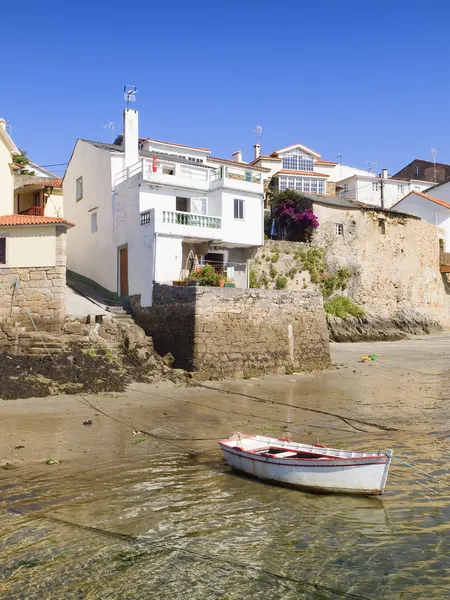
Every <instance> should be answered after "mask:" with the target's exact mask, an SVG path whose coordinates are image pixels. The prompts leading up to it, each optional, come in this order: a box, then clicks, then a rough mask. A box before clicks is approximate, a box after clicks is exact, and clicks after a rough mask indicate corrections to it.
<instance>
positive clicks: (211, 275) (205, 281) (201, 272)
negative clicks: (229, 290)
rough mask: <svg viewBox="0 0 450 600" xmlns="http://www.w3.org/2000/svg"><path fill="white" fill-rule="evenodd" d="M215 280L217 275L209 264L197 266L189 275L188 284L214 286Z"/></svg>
mask: <svg viewBox="0 0 450 600" xmlns="http://www.w3.org/2000/svg"><path fill="white" fill-rule="evenodd" d="M191 282H192V283H191ZM194 282H197V283H194ZM217 282H218V275H217V273H216V271H215V270H214V267H212V266H211V265H204V266H203V267H197V268H196V269H195V271H193V272H192V273H191V274H190V276H189V285H204V286H216V285H217Z"/></svg>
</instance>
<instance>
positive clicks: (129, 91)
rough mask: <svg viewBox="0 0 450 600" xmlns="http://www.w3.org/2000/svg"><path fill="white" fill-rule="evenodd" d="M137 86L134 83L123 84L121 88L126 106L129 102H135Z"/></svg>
mask: <svg viewBox="0 0 450 600" xmlns="http://www.w3.org/2000/svg"><path fill="white" fill-rule="evenodd" d="M136 94H137V87H136V86H135V85H125V86H124V88H123V96H124V98H125V100H126V101H127V108H128V106H129V104H130V102H136Z"/></svg>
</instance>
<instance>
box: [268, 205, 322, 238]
mask: <svg viewBox="0 0 450 600" xmlns="http://www.w3.org/2000/svg"><path fill="white" fill-rule="evenodd" d="M275 216H276V218H277V219H278V220H279V221H280V224H281V226H282V227H285V228H286V229H289V230H296V231H299V232H300V231H306V230H308V229H311V228H313V229H316V228H317V227H319V219H318V218H317V216H316V215H315V214H314V213H313V211H312V209H311V208H306V209H304V210H299V209H298V208H297V206H296V203H295V201H294V200H285V201H284V202H282V203H281V204H280V205H279V206H278V207H277V209H276V212H275Z"/></svg>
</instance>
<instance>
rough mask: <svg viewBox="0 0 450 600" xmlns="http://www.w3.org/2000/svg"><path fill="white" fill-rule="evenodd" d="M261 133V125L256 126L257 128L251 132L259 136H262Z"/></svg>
mask: <svg viewBox="0 0 450 600" xmlns="http://www.w3.org/2000/svg"><path fill="white" fill-rule="evenodd" d="M262 132H263V128H262V125H257V126H256V127H255V129H254V130H253V133H256V135H261V134H262Z"/></svg>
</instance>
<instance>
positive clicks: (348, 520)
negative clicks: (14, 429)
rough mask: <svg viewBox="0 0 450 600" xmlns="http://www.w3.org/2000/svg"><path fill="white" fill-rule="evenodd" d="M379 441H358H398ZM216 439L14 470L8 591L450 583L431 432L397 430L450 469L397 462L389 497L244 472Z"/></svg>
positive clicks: (222, 591) (21, 594)
mask: <svg viewBox="0 0 450 600" xmlns="http://www.w3.org/2000/svg"><path fill="white" fill-rule="evenodd" d="M328 441H330V440H328ZM335 441H337V440H335ZM372 442H374V443H372ZM372 442H370V443H368V438H367V436H365V437H360V438H359V439H358V438H354V439H352V444H351V445H352V447H353V448H355V449H365V448H368V447H369V446H370V449H371V448H372V447H375V448H378V446H379V445H381V446H382V447H384V446H386V444H383V443H382V440H381V439H380V437H379V436H378V438H377V439H376V441H375V440H372ZM330 445H331V443H330ZM347 445H348V444H347ZM213 446H214V444H213V443H210V444H209V446H208V449H207V450H206V451H204V452H200V453H199V454H198V455H197V456H187V455H185V454H183V453H181V452H178V451H173V450H169V451H168V452H167V449H165V450H166V452H164V454H161V452H156V449H154V452H153V453H152V451H151V450H152V447H151V445H149V447H148V449H149V452H148V456H145V457H140V458H137V459H133V460H128V461H127V460H122V461H120V462H117V461H115V462H114V463H113V462H111V464H109V465H108V464H107V465H98V467H97V468H96V469H94V470H93V469H89V470H88V471H86V472H79V473H75V474H74V473H73V472H72V471H69V470H68V469H67V470H66V469H65V468H64V466H63V465H61V466H60V467H59V468H58V470H53V471H50V470H49V469H47V470H46V471H45V472H42V474H38V475H29V476H26V475H21V476H20V478H19V477H17V478H15V477H14V478H11V477H8V478H7V479H6V478H5V479H4V480H3V482H0V494H1V496H0V513H1V523H2V524H1V530H0V535H1V537H0V597H1V598H2V599H27V600H28V599H29V600H31V599H33V600H34V599H46V600H51V599H61V598H63V599H68V600H69V599H75V598H77V599H95V600H106V599H112V598H120V599H129V600H132V599H133V600H134V599H136V600H137V599H147V598H152V599H155V600H156V599H165V598H170V599H181V598H183V599H184V598H188V599H192V600H194V599H201V600H204V599H209V598H224V599H227V600H234V599H236V600H242V599H243V598H246V599H250V598H260V597H261V598H265V599H266V598H276V599H283V600H288V599H294V598H295V599H299V598H301V599H319V598H320V599H325V598H327V599H328V598H340V597H345V596H342V595H340V594H339V593H338V592H339V591H340V592H345V593H346V594H349V597H354V598H357V597H363V598H371V599H381V598H382V599H383V600H388V599H400V598H405V599H408V600H415V599H417V600H419V599H420V600H424V599H426V598H433V599H444V598H448V597H449V590H450V561H449V558H450V553H449V551H450V535H449V533H450V532H449V522H450V503H449V487H448V479H447V478H446V467H447V463H446V461H447V457H446V456H443V455H442V452H438V451H437V450H436V444H435V443H434V441H433V440H432V439H430V438H427V439H426V440H424V443H423V444H422V445H421V446H420V447H419V448H417V447H416V445H415V444H414V443H413V440H409V439H407V438H405V439H398V440H397V444H396V452H397V453H400V454H401V455H402V456H403V458H405V459H409V460H414V461H415V462H416V464H417V465H418V466H420V467H421V468H422V469H424V470H426V471H428V472H430V473H432V474H434V475H436V476H441V477H442V478H443V483H442V484H439V483H438V482H437V481H435V480H429V479H426V478H425V477H423V476H421V475H420V474H418V473H416V472H413V471H412V470H411V469H409V468H407V467H406V466H403V465H399V464H393V466H392V467H391V471H390V474H389V478H388V484H387V488H386V494H385V495H384V496H382V497H381V498H380V497H378V498H375V497H374V498H364V497H350V496H338V495H313V494H305V493H302V492H299V491H295V490H290V489H284V488H279V487H275V486H272V485H267V484H264V483H261V482H258V481H257V480H252V479H249V478H246V477H244V476H239V475H236V474H234V473H232V472H231V471H230V470H229V469H228V467H227V466H226V465H225V464H224V462H223V461H222V457H221V455H220V452H219V449H218V448H217V449H216V448H215V447H213ZM424 486H426V487H424ZM427 488H429V489H427ZM55 519H56V520H55ZM64 521H68V522H70V523H74V524H77V525H81V526H83V527H76V526H74V525H70V524H68V523H65V522H64ZM89 527H96V528H98V529H101V530H103V531H105V532H115V533H117V534H124V536H130V537H129V538H127V537H124V538H120V537H114V536H108V535H106V534H102V533H100V532H96V531H94V530H91V529H88V528H89ZM247 567H252V568H247ZM276 575H279V576H284V577H286V578H290V580H288V579H280V578H277V577H276ZM292 579H294V580H297V581H298V583H296V582H293V581H292ZM310 584H311V585H310ZM312 584H318V585H322V586H327V589H322V590H320V589H316V588H314V587H313V585H312ZM330 588H332V589H334V590H336V593H333V592H332V591H331V590H330ZM352 595H353V596H352Z"/></svg>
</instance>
